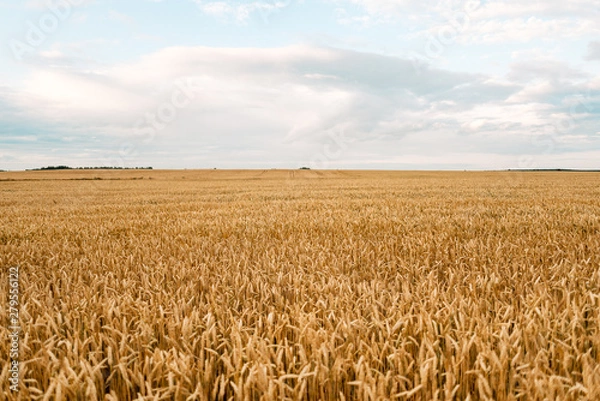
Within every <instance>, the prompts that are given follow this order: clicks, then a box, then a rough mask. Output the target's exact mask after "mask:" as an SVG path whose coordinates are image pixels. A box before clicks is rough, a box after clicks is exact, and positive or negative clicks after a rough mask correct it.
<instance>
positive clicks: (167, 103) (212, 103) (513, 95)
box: [0, 0, 600, 170]
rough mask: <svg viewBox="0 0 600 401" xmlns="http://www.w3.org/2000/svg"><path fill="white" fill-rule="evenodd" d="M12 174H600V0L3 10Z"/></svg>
mask: <svg viewBox="0 0 600 401" xmlns="http://www.w3.org/2000/svg"><path fill="white" fill-rule="evenodd" d="M0 41H1V42H2V46H1V47H0V49H1V50H0V169H10V170H17V169H26V168H35V167H42V166H47V165H56V164H68V165H71V166H98V165H111V166H153V167H155V168H212V167H218V168H298V167H300V166H310V167H313V168H365V169H503V168H600V0H570V1H559V0H545V1H537V0H534V1H522V0H519V1H517V0H504V1H495V0H490V1H478V0H464V1H458V0H442V1H431V2H425V1H417V0H325V1H316V0H305V1H300V0H254V1H237V0H222V1H204V0H162V1H161V0H152V1H151V0H121V1H116V0H107V1H102V0H97V1H94V0H50V1H43V0H0Z"/></svg>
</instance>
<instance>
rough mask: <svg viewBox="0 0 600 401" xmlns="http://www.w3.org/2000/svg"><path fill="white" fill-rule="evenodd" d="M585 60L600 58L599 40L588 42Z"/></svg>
mask: <svg viewBox="0 0 600 401" xmlns="http://www.w3.org/2000/svg"><path fill="white" fill-rule="evenodd" d="M585 59H586V60H589V61H591V60H600V41H596V42H590V43H589V44H588V53H587V55H586V56H585Z"/></svg>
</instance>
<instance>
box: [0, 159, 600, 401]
mask: <svg viewBox="0 0 600 401" xmlns="http://www.w3.org/2000/svg"><path fill="white" fill-rule="evenodd" d="M0 206H1V211H2V212H1V215H0V266H1V267H2V271H1V275H2V285H1V286H0V296H1V297H2V299H3V300H6V299H8V296H9V295H8V285H7V283H8V281H9V278H8V271H9V268H10V267H12V266H17V265H18V266H19V289H20V302H21V306H20V327H21V336H20V349H21V350H20V352H21V353H20V370H21V371H20V374H21V383H20V386H21V388H20V391H19V392H18V393H11V392H9V390H8V377H9V364H8V363H5V362H6V361H7V358H8V354H9V347H10V343H9V341H8V340H3V341H2V342H0V358H1V359H2V372H1V377H2V379H1V380H2V385H3V387H2V392H1V393H0V398H7V399H23V400H26V399H38V400H42V399H44V400H53V399H55V400H62V399H69V400H70V399H81V400H95V399H106V400H134V399H136V400H141V399H145V400H171V399H174V400H196V399H197V400H208V399H210V400H226V399H232V400H276V399H290V400H318V399H320V400H337V399H341V400H344V399H345V400H353V399H357V400H363V399H364V400H384V399H400V400H435V399H437V400H452V399H457V400H464V399H471V400H517V399H523V400H544V399H549V400H550V399H552V400H553V399H561V400H598V399H600V362H599V358H600V326H599V325H600V270H599V267H600V252H599V249H600V174H598V173H533V172H532V173H517V172H511V173H509V172H506V173H484V172H477V173H475V172H468V173H467V172H465V173H463V172H444V173H440V172H358V171H314V170H309V171H299V170H298V171H284V170H264V171H263V170H258V171H217V170H206V171H192V170H187V171H183V170H181V171H135V170H133V171H54V172H22V173H0ZM3 304H5V302H3ZM0 318H1V319H2V321H3V322H6V321H8V309H7V308H6V307H4V308H2V310H1V312H0ZM0 333H1V334H2V338H3V339H6V338H8V335H9V332H8V329H7V328H6V327H5V325H2V327H0Z"/></svg>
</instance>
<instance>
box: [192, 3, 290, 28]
mask: <svg viewBox="0 0 600 401" xmlns="http://www.w3.org/2000/svg"><path fill="white" fill-rule="evenodd" d="M193 1H194V2H195V3H196V4H197V5H198V7H199V9H200V10H201V11H202V12H203V13H205V14H207V15H210V16H213V17H216V18H219V19H223V20H229V19H233V20H234V21H237V22H239V23H244V22H246V21H247V20H248V19H249V18H250V17H252V15H254V14H259V15H261V16H262V17H263V18H267V16H268V15H269V14H271V13H273V12H276V11H279V10H281V9H283V8H285V7H287V6H289V5H290V3H291V0H280V1H276V0H272V1H251V2H245V1H232V0H228V1H206V0H193Z"/></svg>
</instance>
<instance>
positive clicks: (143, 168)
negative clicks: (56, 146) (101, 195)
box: [26, 166, 152, 171]
mask: <svg viewBox="0 0 600 401" xmlns="http://www.w3.org/2000/svg"><path fill="white" fill-rule="evenodd" d="M45 170H152V167H69V166H48V167H42V168H34V169H29V170H26V171H45Z"/></svg>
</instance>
